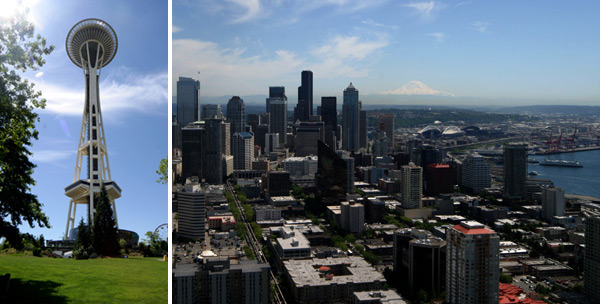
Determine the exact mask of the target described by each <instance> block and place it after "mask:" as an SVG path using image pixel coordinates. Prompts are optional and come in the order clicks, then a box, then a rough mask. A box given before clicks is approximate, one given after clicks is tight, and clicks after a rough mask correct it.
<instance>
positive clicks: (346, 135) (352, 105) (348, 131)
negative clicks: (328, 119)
mask: <svg viewBox="0 0 600 304" xmlns="http://www.w3.org/2000/svg"><path fill="white" fill-rule="evenodd" d="M360 134H361V133H360V105H359V101H358V90H357V89H356V88H355V87H354V86H353V85H352V83H350V85H348V87H347V88H346V89H345V90H344V103H343V105H342V149H344V150H346V151H352V152H356V151H358V150H359V149H360Z"/></svg>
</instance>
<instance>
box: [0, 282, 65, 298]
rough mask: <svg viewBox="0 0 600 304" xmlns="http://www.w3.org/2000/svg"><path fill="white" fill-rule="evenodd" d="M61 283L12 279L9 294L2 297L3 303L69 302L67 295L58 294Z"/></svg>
mask: <svg viewBox="0 0 600 304" xmlns="http://www.w3.org/2000/svg"><path fill="white" fill-rule="evenodd" d="M61 285H63V284H61V283H57V282H53V281H36V280H23V279H11V280H10V287H9V289H8V295H4V297H0V302H1V303H48V304H55V303H67V302H68V301H67V297H65V296H61V295H57V294H56V293H57V290H58V287H60V286H61Z"/></svg>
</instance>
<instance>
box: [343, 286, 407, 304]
mask: <svg viewBox="0 0 600 304" xmlns="http://www.w3.org/2000/svg"><path fill="white" fill-rule="evenodd" d="M351 303H352V304H407V303H408V302H406V301H404V299H402V296H400V295H399V294H398V293H397V292H395V291H394V290H393V289H389V290H372V291H356V292H354V300H353V302H351Z"/></svg>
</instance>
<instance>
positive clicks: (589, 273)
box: [583, 216, 600, 303]
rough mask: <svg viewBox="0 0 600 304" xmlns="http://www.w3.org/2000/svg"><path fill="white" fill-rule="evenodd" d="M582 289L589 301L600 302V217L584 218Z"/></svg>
mask: <svg viewBox="0 0 600 304" xmlns="http://www.w3.org/2000/svg"><path fill="white" fill-rule="evenodd" d="M583 281H584V284H583V285H584V291H585V294H586V295H587V296H588V298H589V299H590V300H591V302H590V303H600V217H599V216H590V217H588V218H586V220H585V258H584V259H583Z"/></svg>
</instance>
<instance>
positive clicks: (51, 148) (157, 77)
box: [21, 0, 169, 239]
mask: <svg viewBox="0 0 600 304" xmlns="http://www.w3.org/2000/svg"><path fill="white" fill-rule="evenodd" d="M24 5H26V6H29V7H30V12H29V18H30V20H31V21H32V22H33V23H34V24H35V26H36V30H37V32H38V33H40V34H41V35H42V36H44V37H45V38H46V39H47V40H48V42H49V43H50V44H52V45H54V46H56V49H55V50H54V52H53V53H52V54H51V55H49V56H47V57H46V64H45V65H44V66H43V67H42V68H41V69H40V70H38V71H30V72H27V74H26V75H25V76H26V77H27V78H29V79H30V80H31V81H33V82H34V83H35V84H36V86H35V88H36V89H38V90H41V91H42V95H43V97H45V98H46V99H47V105H46V108H45V109H43V110H39V111H38V113H39V115H40V122H39V123H37V125H36V127H37V129H38V130H39V140H37V141H35V142H34V143H33V147H31V148H30V151H32V152H33V162H34V163H35V164H36V165H37V168H36V169H35V172H34V178H35V179H36V181H37V184H36V185H35V186H34V187H33V189H32V193H34V194H36V195H37V196H38V199H39V201H40V202H41V203H43V205H44V207H43V210H44V212H45V213H46V215H48V216H49V218H50V222H51V225H52V228H51V229H40V228H35V229H31V228H29V227H28V226H27V225H25V226H22V227H21V230H22V231H24V232H30V233H33V234H35V235H39V234H44V236H45V237H46V239H60V238H62V236H63V234H64V230H65V225H66V220H67V211H68V205H69V204H68V203H69V199H68V197H66V196H65V195H64V188H65V187H66V186H68V185H69V184H71V183H72V182H73V173H74V169H75V158H76V150H77V144H78V142H77V139H78V137H79V133H80V128H81V119H82V113H83V105H84V79H83V73H82V71H81V69H80V68H78V67H77V66H75V65H74V64H73V63H72V62H71V61H70V60H69V58H68V57H67V54H66V51H65V38H66V35H67V33H68V32H69V30H70V29H71V27H72V26H73V25H75V24H76V23H77V22H79V21H80V20H82V19H85V18H99V19H102V20H104V21H106V22H108V23H109V24H110V25H111V26H112V27H113V29H114V30H115V31H116V33H117V37H118V40H119V46H118V50H117V53H116V56H115V58H114V60H113V61H112V62H111V63H110V64H109V65H108V66H106V67H105V68H103V69H102V73H101V76H100V101H101V104H102V111H103V113H102V114H103V119H104V128H105V133H106V141H107V148H108V153H109V162H110V168H111V174H112V178H113V180H115V181H116V182H117V183H118V184H119V186H120V187H121V188H122V190H123V191H122V197H121V198H119V199H117V201H116V205H117V214H118V219H119V227H120V228H123V229H128V230H133V231H135V232H137V233H138V234H140V237H143V234H145V233H146V231H151V230H152V231H153V230H154V229H155V228H156V227H157V226H159V225H160V224H163V223H167V221H168V218H169V217H168V212H169V209H168V198H169V194H168V189H167V186H166V185H161V184H157V183H156V182H155V180H156V178H157V175H156V173H155V171H156V169H157V168H158V163H159V161H160V159H161V158H164V157H166V155H167V153H168V140H167V136H168V133H167V130H168V113H167V110H168V98H167V96H168V90H167V87H168V52H167V51H168V44H167V42H168V37H169V36H168V35H169V33H168V18H167V17H168V11H167V9H168V2H167V1H142V0H140V1H118V0H115V1H101V3H100V2H98V1H91V0H86V1H80V0H73V1H36V0H33V1H27V0H25V1H24ZM84 171H85V169H84ZM83 174H85V172H83ZM85 214H86V213H85V210H84V208H83V207H80V208H78V212H77V219H76V220H77V222H78V221H79V219H80V218H81V217H84V216H85Z"/></svg>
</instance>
